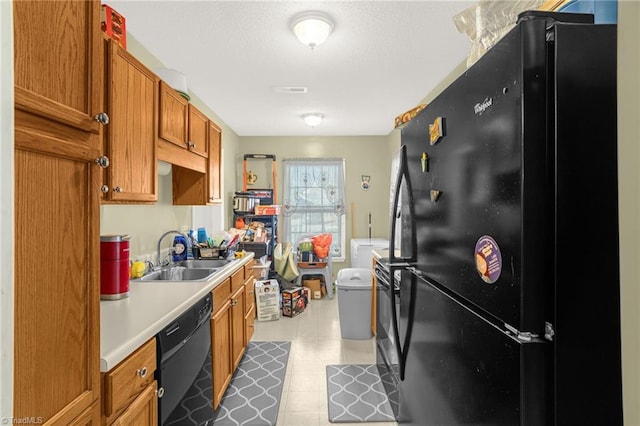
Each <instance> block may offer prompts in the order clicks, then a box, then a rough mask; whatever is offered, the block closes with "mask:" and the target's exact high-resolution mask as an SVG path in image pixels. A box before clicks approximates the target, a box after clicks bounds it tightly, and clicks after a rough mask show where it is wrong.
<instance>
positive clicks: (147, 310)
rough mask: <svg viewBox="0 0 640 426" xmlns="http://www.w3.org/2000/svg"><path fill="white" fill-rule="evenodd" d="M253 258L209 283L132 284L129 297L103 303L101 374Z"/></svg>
mask: <svg viewBox="0 0 640 426" xmlns="http://www.w3.org/2000/svg"><path fill="white" fill-rule="evenodd" d="M253 256H254V254H253V253H252V252H248V253H247V255H246V256H244V257H243V258H240V259H238V260H237V261H234V262H230V263H229V264H228V265H226V266H225V267H224V268H221V269H220V271H218V273H217V274H215V275H214V276H213V277H212V278H211V279H210V280H208V281H203V282H194V281H156V282H149V281H147V282H144V281H131V282H130V284H129V297H127V298H125V299H121V300H102V301H101V302H100V371H101V372H107V371H109V370H111V369H112V368H113V367H115V366H116V365H117V364H118V363H119V362H120V361H122V360H123V359H125V358H126V357H127V356H129V354H131V353H133V351H135V350H136V349H137V348H139V347H140V346H142V344H143V343H145V342H146V341H147V340H149V339H150V338H152V337H153V336H155V335H156V334H157V333H158V332H159V331H160V330H162V329H163V328H164V327H165V326H166V325H168V324H169V323H170V322H171V321H173V320H174V319H176V318H177V317H178V316H179V315H180V314H182V313H183V312H185V311H186V310H187V309H189V308H190V307H191V306H192V305H193V304H194V303H195V302H197V301H198V300H200V299H201V298H202V297H204V296H205V295H206V294H207V293H208V292H210V291H211V290H212V289H213V288H214V287H216V286H217V285H218V284H219V283H221V282H222V281H224V280H225V279H226V278H227V277H228V276H229V275H230V273H231V272H232V271H235V270H237V269H238V267H239V266H242V265H244V264H245V263H247V262H249V261H250V260H251V259H253Z"/></svg>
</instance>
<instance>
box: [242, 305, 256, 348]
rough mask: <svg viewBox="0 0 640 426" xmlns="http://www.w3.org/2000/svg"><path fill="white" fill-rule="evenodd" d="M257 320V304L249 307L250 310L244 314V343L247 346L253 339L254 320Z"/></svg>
mask: <svg viewBox="0 0 640 426" xmlns="http://www.w3.org/2000/svg"><path fill="white" fill-rule="evenodd" d="M255 320H256V307H255V305H254V306H252V307H251V309H249V312H248V313H246V314H245V316H244V345H245V347H246V346H247V345H248V344H249V342H250V341H251V338H252V337H253V330H254V322H255Z"/></svg>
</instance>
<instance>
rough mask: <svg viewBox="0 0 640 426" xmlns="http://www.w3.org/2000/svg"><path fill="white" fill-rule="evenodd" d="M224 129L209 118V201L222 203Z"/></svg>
mask: <svg viewBox="0 0 640 426" xmlns="http://www.w3.org/2000/svg"><path fill="white" fill-rule="evenodd" d="M221 165H222V131H221V130H220V127H218V125H217V124H216V123H214V122H213V121H211V120H209V162H208V168H207V173H208V189H209V203H210V204H220V203H222V167H221Z"/></svg>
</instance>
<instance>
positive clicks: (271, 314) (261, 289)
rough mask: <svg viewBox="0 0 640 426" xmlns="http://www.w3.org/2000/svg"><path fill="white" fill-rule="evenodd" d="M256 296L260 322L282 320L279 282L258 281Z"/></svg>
mask: <svg viewBox="0 0 640 426" xmlns="http://www.w3.org/2000/svg"><path fill="white" fill-rule="evenodd" d="M255 294H256V308H257V310H258V312H257V314H258V321H274V320H277V319H280V285H279V284H278V281H276V280H264V281H256V283H255Z"/></svg>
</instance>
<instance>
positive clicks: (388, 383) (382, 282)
mask: <svg viewBox="0 0 640 426" xmlns="http://www.w3.org/2000/svg"><path fill="white" fill-rule="evenodd" d="M374 273H375V276H376V365H377V368H378V373H379V374H380V379H381V381H382V384H383V386H384V388H385V392H386V393H387V397H388V398H389V403H390V405H391V409H392V410H393V413H394V415H395V417H396V418H397V417H398V406H399V400H398V395H399V394H398V386H399V383H400V360H399V356H398V350H397V346H396V339H395V335H394V332H393V315H396V318H398V315H399V313H400V289H399V285H398V284H397V283H396V282H395V280H394V283H393V291H391V289H390V287H391V285H392V284H391V277H390V274H391V272H390V271H389V269H388V267H385V266H384V260H380V261H378V262H376V266H375V268H374ZM391 294H393V298H392V297H391ZM391 303H394V304H395V312H394V310H393V309H392V308H391ZM396 321H398V319H396Z"/></svg>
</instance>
